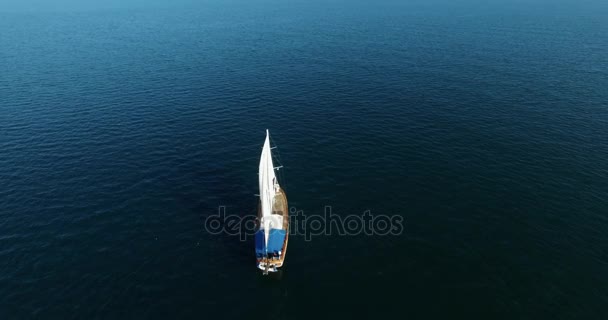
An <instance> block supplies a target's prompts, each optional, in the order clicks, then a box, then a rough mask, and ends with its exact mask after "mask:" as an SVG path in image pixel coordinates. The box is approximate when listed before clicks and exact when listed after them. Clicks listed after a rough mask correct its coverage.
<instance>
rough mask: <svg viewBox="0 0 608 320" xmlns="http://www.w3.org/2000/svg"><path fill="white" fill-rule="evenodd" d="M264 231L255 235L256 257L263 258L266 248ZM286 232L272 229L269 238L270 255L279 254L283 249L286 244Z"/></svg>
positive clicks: (259, 231)
mask: <svg viewBox="0 0 608 320" xmlns="http://www.w3.org/2000/svg"><path fill="white" fill-rule="evenodd" d="M264 231H265V230H258V231H257V232H256V233H255V255H256V256H257V257H263V256H264V254H265V252H266V248H265V246H264ZM286 234H287V232H286V230H282V229H270V235H269V236H268V253H277V254H278V253H279V251H281V250H282V249H283V242H285V235H286Z"/></svg>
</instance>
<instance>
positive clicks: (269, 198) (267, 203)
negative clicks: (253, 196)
mask: <svg viewBox="0 0 608 320" xmlns="http://www.w3.org/2000/svg"><path fill="white" fill-rule="evenodd" d="M259 179H260V202H261V206H262V221H261V225H262V228H263V229H264V240H265V243H266V245H268V235H269V233H270V227H271V224H273V223H272V222H273V221H272V220H273V219H272V218H271V214H272V206H273V204H274V196H275V194H276V189H275V188H276V187H278V184H277V182H276V176H275V175H274V166H273V164H272V154H271V152H270V138H269V133H268V130H266V141H264V147H263V148H262V156H261V158H260V171H259Z"/></svg>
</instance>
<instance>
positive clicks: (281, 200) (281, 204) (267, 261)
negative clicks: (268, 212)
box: [257, 188, 289, 272]
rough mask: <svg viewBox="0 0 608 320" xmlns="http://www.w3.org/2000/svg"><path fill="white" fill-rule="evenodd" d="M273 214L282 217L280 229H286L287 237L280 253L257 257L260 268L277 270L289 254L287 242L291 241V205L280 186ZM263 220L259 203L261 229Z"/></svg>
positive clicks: (271, 270)
mask: <svg viewBox="0 0 608 320" xmlns="http://www.w3.org/2000/svg"><path fill="white" fill-rule="evenodd" d="M272 214H273V215H280V216H281V217H282V225H281V226H280V228H275V229H279V230H281V231H284V234H285V238H284V240H283V243H282V246H281V250H280V254H279V255H278V256H277V255H274V256H271V257H268V256H266V257H257V266H258V268H259V269H261V270H264V271H270V272H276V271H277V268H280V267H282V266H283V264H284V263H285V256H286V254H287V244H288V242H289V206H288V204H287V196H286V195H285V192H284V191H283V189H281V188H279V190H278V191H277V192H276V194H275V197H274V204H273V207H272ZM261 220H262V210H261V206H260V205H258V219H257V221H258V230H259V229H260V221H261Z"/></svg>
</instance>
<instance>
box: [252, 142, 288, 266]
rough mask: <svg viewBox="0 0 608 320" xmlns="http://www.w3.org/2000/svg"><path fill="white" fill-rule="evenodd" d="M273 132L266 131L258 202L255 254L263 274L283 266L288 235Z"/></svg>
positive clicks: (283, 193) (284, 202)
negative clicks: (273, 154) (273, 144)
mask: <svg viewBox="0 0 608 320" xmlns="http://www.w3.org/2000/svg"><path fill="white" fill-rule="evenodd" d="M271 149H272V148H271V147H270V134H269V132H268V130H266V140H265V141H264V146H263V147H262V156H261V157H260V168H259V183H260V202H259V205H258V220H257V221H258V229H257V231H256V233H255V254H256V261H257V267H258V268H259V269H261V270H262V271H263V272H264V274H265V275H266V274H268V272H276V271H277V268H280V267H281V266H283V263H284V262H285V253H286V252H287V240H288V238H289V210H288V206H287V197H286V196H285V192H284V191H283V189H281V186H280V185H279V182H278V180H277V177H276V175H275V172H274V171H275V170H278V169H279V168H275V167H274V164H273V163H272V152H271Z"/></svg>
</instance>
